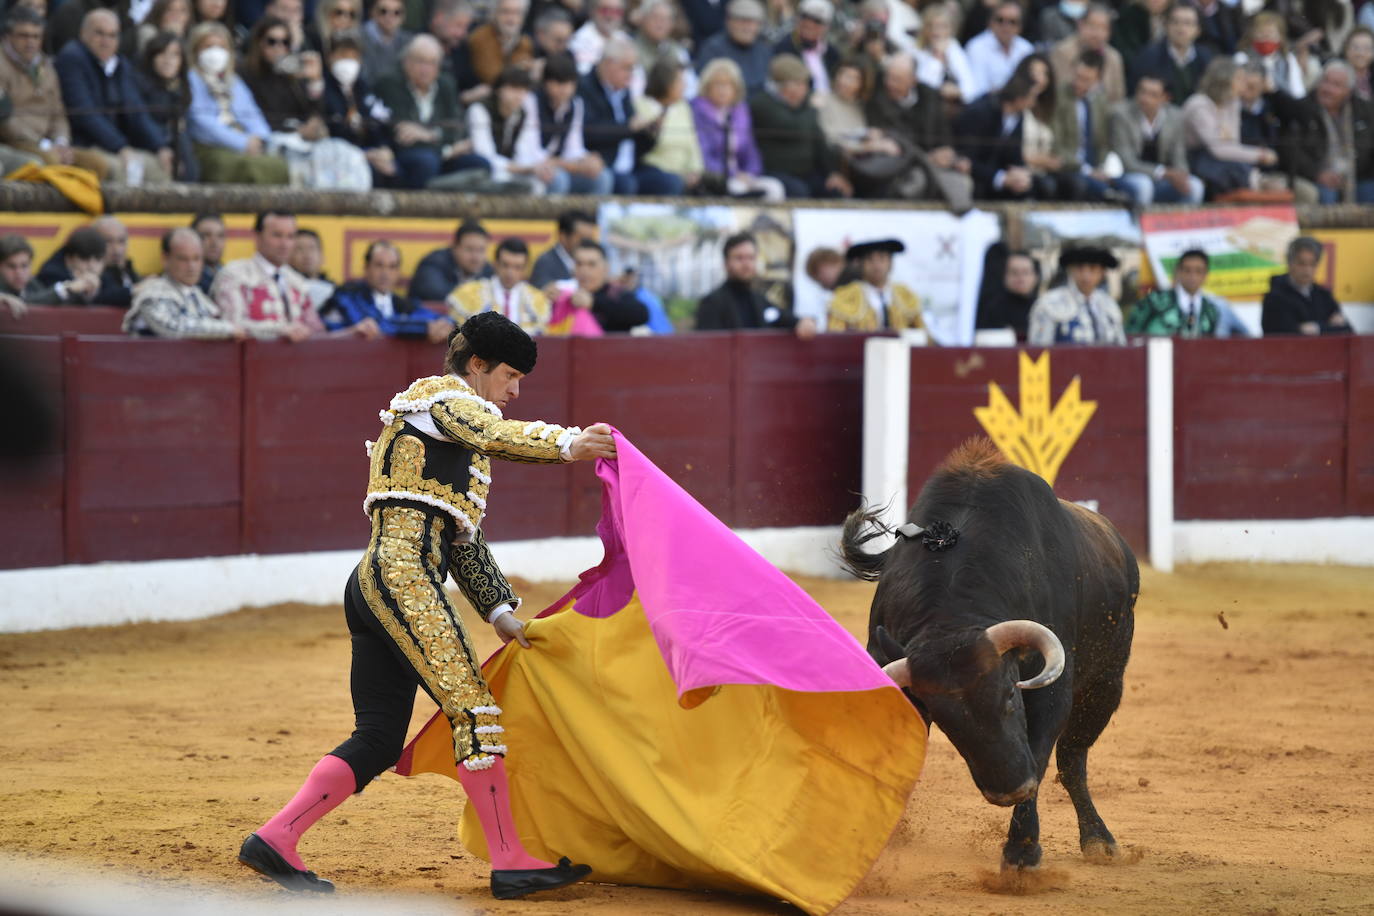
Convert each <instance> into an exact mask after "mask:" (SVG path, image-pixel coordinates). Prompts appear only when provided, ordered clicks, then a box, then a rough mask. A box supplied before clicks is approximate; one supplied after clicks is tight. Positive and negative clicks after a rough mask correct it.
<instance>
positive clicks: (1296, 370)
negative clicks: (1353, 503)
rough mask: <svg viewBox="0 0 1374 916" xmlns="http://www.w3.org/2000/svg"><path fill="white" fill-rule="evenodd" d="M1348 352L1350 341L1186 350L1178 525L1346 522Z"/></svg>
mask: <svg viewBox="0 0 1374 916" xmlns="http://www.w3.org/2000/svg"><path fill="white" fill-rule="evenodd" d="M1348 347H1349V342H1348V340H1346V339H1344V338H1323V339H1320V340H1302V341H1299V340H1293V339H1291V338H1290V339H1288V340H1284V339H1281V338H1276V339H1269V340H1246V341H1230V340H1228V341H1215V340H1212V341H1205V340H1204V341H1179V342H1178V343H1177V344H1176V346H1175V349H1174V430H1175V433H1174V462H1175V469H1174V481H1175V483H1174V500H1175V502H1174V515H1175V517H1176V518H1180V519H1249V518H1322V517H1325V516H1333V515H1343V514H1345V513H1346V512H1347V506H1346V500H1345V484H1346V470H1345V441H1346V422H1347V412H1346V405H1347V366H1348V362H1349V359H1348Z"/></svg>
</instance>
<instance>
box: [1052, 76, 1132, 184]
mask: <svg viewBox="0 0 1374 916" xmlns="http://www.w3.org/2000/svg"><path fill="white" fill-rule="evenodd" d="M1102 60H1103V58H1102V55H1101V54H1099V53H1098V52H1096V51H1084V52H1083V53H1082V54H1080V55H1079V56H1078V63H1077V64H1076V65H1075V67H1074V70H1073V79H1072V80H1070V81H1069V83H1068V84H1067V85H1063V86H1060V87H1059V101H1058V104H1057V105H1055V109H1054V125H1053V127H1054V140H1055V153H1056V154H1057V155H1058V156H1059V159H1060V161H1061V162H1062V163H1063V166H1062V168H1061V170H1060V171H1059V173H1058V175H1057V177H1058V180H1059V182H1060V189H1061V191H1062V192H1063V195H1064V196H1065V197H1066V198H1068V199H1070V200H1087V201H1102V200H1108V199H1112V198H1116V197H1118V196H1121V195H1124V194H1125V193H1126V191H1127V186H1126V185H1125V184H1124V183H1123V182H1122V181H1121V179H1120V178H1112V177H1109V176H1108V175H1107V173H1106V172H1105V171H1103V164H1104V161H1105V159H1106V157H1107V153H1108V151H1109V146H1108V139H1107V110H1108V105H1107V99H1106V97H1105V96H1104V94H1103V91H1102V88H1101V78H1102Z"/></svg>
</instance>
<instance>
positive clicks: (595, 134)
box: [577, 67, 658, 168]
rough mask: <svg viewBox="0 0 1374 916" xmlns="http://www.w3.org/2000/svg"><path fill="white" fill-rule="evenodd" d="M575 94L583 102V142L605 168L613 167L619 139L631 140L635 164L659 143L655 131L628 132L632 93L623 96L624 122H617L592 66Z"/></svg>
mask: <svg viewBox="0 0 1374 916" xmlns="http://www.w3.org/2000/svg"><path fill="white" fill-rule="evenodd" d="M577 94H578V96H579V97H580V98H581V99H582V104H583V106H584V107H583V111H582V140H583V142H584V143H585V144H586V147H587V149H588V150H590V151H591V152H593V153H596V154H597V155H599V156H600V157H601V159H602V161H604V162H605V163H606V167H607V168H612V167H613V166H614V165H615V158H616V155H615V154H616V150H618V149H619V148H620V143H621V141H622V140H633V141H634V144H635V162H636V163H638V162H639V160H640V158H641V157H643V156H644V154H645V153H647V152H649V150H651V149H653V148H654V144H655V143H656V142H658V138H657V137H656V135H655V134H654V132H653V131H652V130H650V129H648V128H645V129H643V130H639V131H633V130H631V129H630V122H631V121H633V120H634V117H635V103H634V98H633V97H632V95H631V93H628V92H627V93H626V94H625V103H624V105H623V106H622V108H623V109H624V115H625V120H624V121H623V122H621V121H617V120H616V117H615V107H614V106H613V105H611V97H610V96H609V95H607V94H606V90H605V88H604V87H603V86H602V85H601V80H600V79H599V78H598V77H597V75H596V68H595V67H593V68H592V70H591V72H590V73H588V74H587V75H585V76H583V77H582V81H581V82H580V83H579V84H578V87H577Z"/></svg>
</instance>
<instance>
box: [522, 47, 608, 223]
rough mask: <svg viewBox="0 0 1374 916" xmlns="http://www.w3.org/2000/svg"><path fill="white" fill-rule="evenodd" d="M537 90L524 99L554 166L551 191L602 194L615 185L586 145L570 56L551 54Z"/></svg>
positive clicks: (582, 110)
mask: <svg viewBox="0 0 1374 916" xmlns="http://www.w3.org/2000/svg"><path fill="white" fill-rule="evenodd" d="M542 70H543V73H542V75H541V80H540V87H539V91H538V92H537V93H535V94H534V95H533V96H531V97H530V98H528V99H527V100H526V103H525V104H526V106H527V107H528V114H527V116H528V117H532V118H533V119H534V120H535V123H537V124H538V126H539V145H540V147H541V148H542V149H543V150H544V156H545V161H547V162H548V163H549V164H550V165H551V166H552V167H553V178H552V180H551V181H549V183H548V192H549V193H550V194H595V195H599V196H604V195H607V194H610V193H611V192H612V191H613V190H614V188H615V175H613V174H612V173H611V170H610V169H609V168H607V167H606V163H605V161H604V160H602V158H601V157H600V156H599V155H597V154H596V153H593V152H590V151H588V149H587V145H586V137H585V130H584V125H585V123H586V109H587V106H586V103H585V102H584V101H582V99H581V97H579V96H578V94H577V65H576V64H575V63H573V59H572V57H570V56H569V55H567V54H560V55H557V56H554V57H550V58H549V59H548V60H547V61H545V62H544V66H543V68H542Z"/></svg>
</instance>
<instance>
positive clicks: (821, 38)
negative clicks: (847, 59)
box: [773, 0, 840, 97]
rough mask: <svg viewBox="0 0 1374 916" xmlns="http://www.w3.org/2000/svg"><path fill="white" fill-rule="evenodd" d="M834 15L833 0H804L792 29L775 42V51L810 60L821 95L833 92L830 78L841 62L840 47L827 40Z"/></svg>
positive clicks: (813, 84) (813, 83)
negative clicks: (831, 2) (831, 3)
mask: <svg viewBox="0 0 1374 916" xmlns="http://www.w3.org/2000/svg"><path fill="white" fill-rule="evenodd" d="M834 16H835V8H834V7H833V6H831V5H830V0H802V2H801V4H800V5H799V6H798V7H797V17H796V20H795V22H794V24H793V27H792V31H791V32H789V33H787V35H785V36H783V38H782V39H781V40H779V41H778V42H777V43H776V44H774V45H773V53H774V54H775V55H776V54H791V55H793V56H795V57H796V58H798V59H799V60H800V61H801V62H802V63H804V64H806V69H807V71H808V72H809V73H810V74H811V91H812V92H813V93H815V94H816V95H817V96H818V97H819V96H824V95H826V94H827V93H829V92H830V78H831V76H832V75H833V74H834V73H835V68H836V67H838V66H839V65H840V51H839V49H838V48H836V47H835V46H834V45H832V44H830V43H829V42H827V41H826V35H827V34H828V33H829V31H830V21H831V19H833V18H834Z"/></svg>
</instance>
